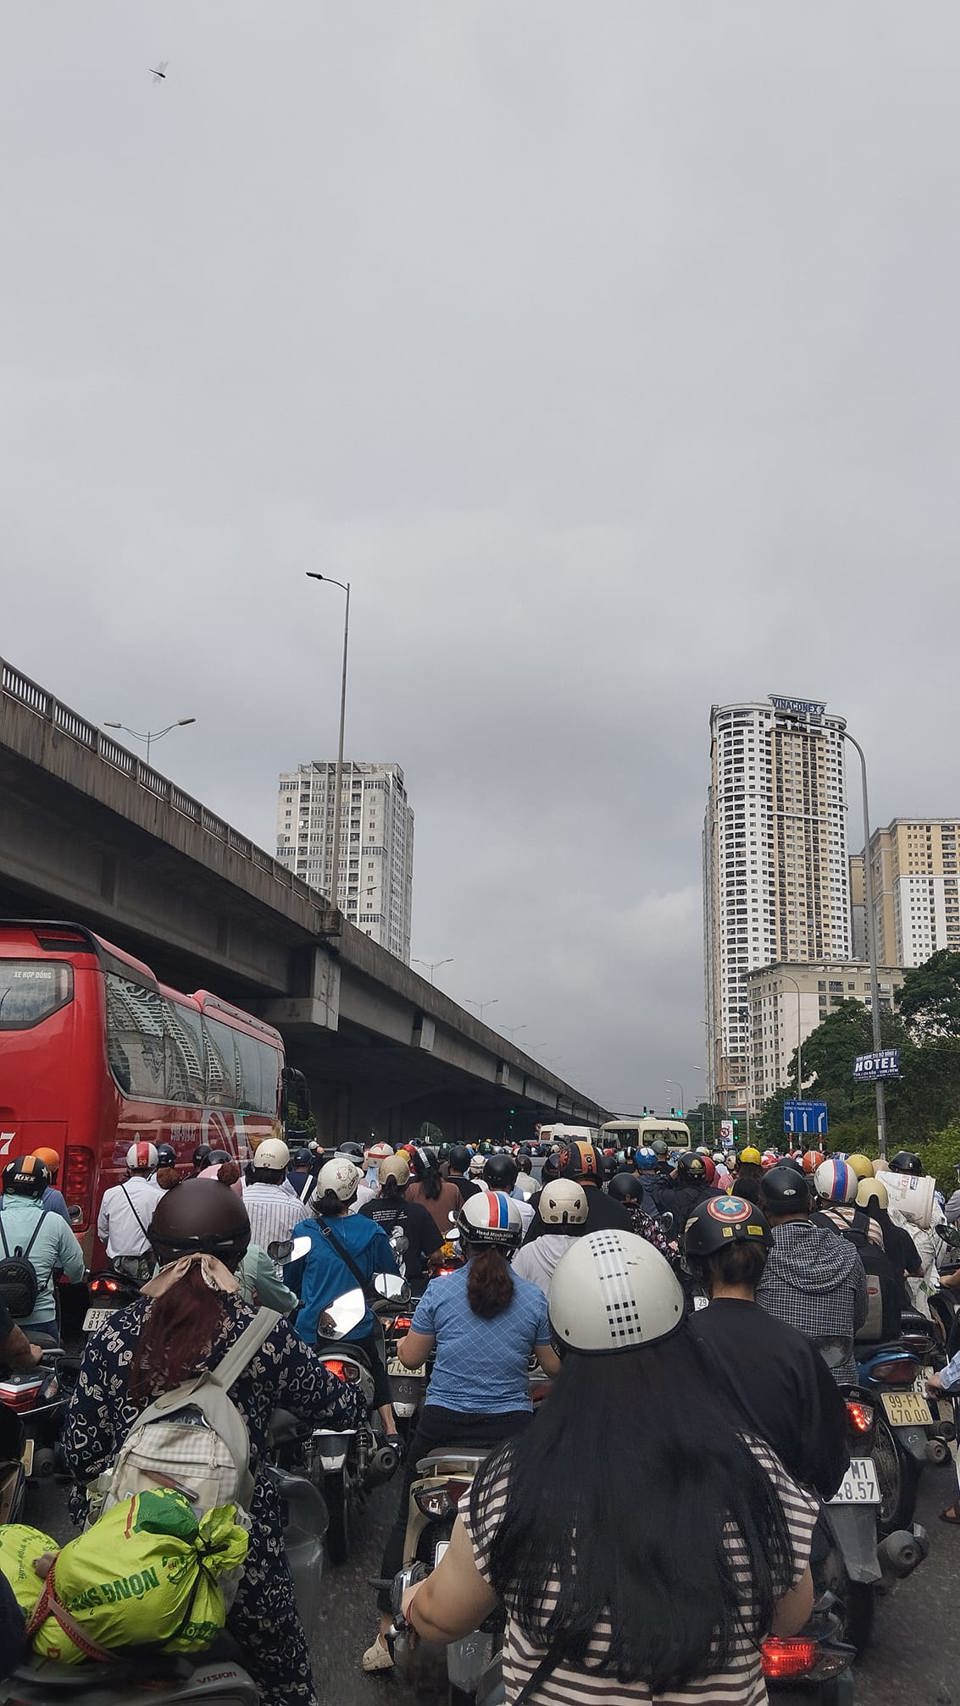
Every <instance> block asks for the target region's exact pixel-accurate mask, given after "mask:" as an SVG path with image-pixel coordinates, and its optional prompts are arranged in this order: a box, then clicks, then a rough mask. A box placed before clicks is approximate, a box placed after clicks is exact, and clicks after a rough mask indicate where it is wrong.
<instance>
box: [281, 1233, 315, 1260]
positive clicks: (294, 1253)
mask: <svg viewBox="0 0 960 1706" xmlns="http://www.w3.org/2000/svg"><path fill="white" fill-rule="evenodd" d="M312 1248H313V1244H312V1240H311V1239H309V1238H308V1237H307V1235H306V1233H305V1232H303V1233H301V1235H300V1237H299V1238H295V1239H294V1240H293V1243H292V1244H291V1246H290V1254H289V1256H288V1257H287V1258H286V1259H287V1261H288V1262H302V1261H303V1258H304V1256H309V1254H310V1251H311V1249H312Z"/></svg>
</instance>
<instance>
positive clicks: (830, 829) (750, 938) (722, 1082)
mask: <svg viewBox="0 0 960 1706" xmlns="http://www.w3.org/2000/svg"><path fill="white" fill-rule="evenodd" d="M845 726H846V725H845V721H844V719H843V718H842V717H835V716H828V715H827V713H826V709H825V707H824V705H823V703H822V701H819V700H810V699H790V698H786V697H781V696H780V695H775V694H771V696H770V698H769V699H768V700H766V701H762V700H758V701H756V702H750V703H744V704H736V705H714V706H713V707H712V708H711V711H710V788H709V792H708V795H707V812H706V819H705V823H704V833H703V886H704V962H705V969H706V1014H707V1016H706V1028H707V1061H708V1064H709V1070H710V1077H711V1084H710V1088H711V1091H712V1093H713V1094H714V1096H715V1097H716V1100H717V1101H718V1102H721V1103H722V1104H723V1105H724V1106H726V1107H731V1108H733V1107H745V1106H747V1105H754V1104H755V1102H756V1100H757V1096H756V1087H755V1086H753V1085H752V1084H751V1082H750V1079H751V1053H750V1046H749V1044H750V1013H749V1009H748V1000H747V987H746V978H747V974H748V973H749V972H751V971H754V970H756V969H757V967H759V966H765V965H770V964H772V963H773V962H774V961H779V962H781V963H788V964H795V963H797V962H802V963H808V962H810V961H828V960H829V961H845V960H849V958H850V897H849V885H848V874H847V825H846V785H845V779H844V762H843V730H844V728H845Z"/></svg>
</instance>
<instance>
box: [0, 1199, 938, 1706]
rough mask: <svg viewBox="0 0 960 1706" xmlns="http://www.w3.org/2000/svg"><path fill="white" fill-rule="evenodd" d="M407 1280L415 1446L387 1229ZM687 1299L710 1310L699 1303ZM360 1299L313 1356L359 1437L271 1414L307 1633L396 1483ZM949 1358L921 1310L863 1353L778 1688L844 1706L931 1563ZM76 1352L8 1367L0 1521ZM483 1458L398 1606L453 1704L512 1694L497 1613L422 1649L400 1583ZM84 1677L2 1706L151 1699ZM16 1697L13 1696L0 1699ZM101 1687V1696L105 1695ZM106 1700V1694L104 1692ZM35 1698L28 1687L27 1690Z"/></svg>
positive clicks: (417, 1663) (93, 1296) (191, 1685)
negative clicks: (370, 1507) (901, 1603)
mask: <svg viewBox="0 0 960 1706" xmlns="http://www.w3.org/2000/svg"><path fill="white" fill-rule="evenodd" d="M662 1226H663V1230H665V1231H666V1232H667V1234H668V1236H670V1237H672V1238H674V1240H675V1243H676V1246H677V1252H678V1253H677V1258H676V1259H677V1263H678V1267H680V1266H681V1265H682V1264H681V1259H680V1256H679V1248H678V1245H679V1234H680V1232H682V1229H678V1228H676V1227H674V1226H672V1224H671V1217H670V1216H669V1215H666V1216H664V1217H663V1222H662ZM937 1230H938V1232H939V1233H940V1235H941V1237H942V1239H943V1241H944V1245H945V1247H947V1248H948V1249H949V1250H950V1251H952V1252H955V1256H956V1263H957V1265H960V1230H957V1229H956V1228H954V1227H951V1226H946V1225H941V1226H939V1227H938V1228H937ZM391 1243H392V1246H393V1252H394V1256H395V1259H396V1262H397V1266H398V1269H399V1272H400V1277H398V1276H397V1275H396V1274H382V1275H379V1276H378V1277H377V1279H376V1281H375V1284H374V1290H375V1292H376V1294H377V1295H376V1299H375V1301H374V1304H373V1308H374V1313H375V1316H376V1318H377V1320H378V1323H379V1329H380V1332H381V1333H382V1338H383V1352H384V1357H385V1361H386V1366H387V1370H388V1373H389V1376H390V1382H391V1393H392V1402H393V1409H394V1414H395V1416H396V1418H397V1423H398V1428H399V1430H400V1431H401V1433H402V1434H403V1435H405V1436H406V1437H407V1438H409V1437H410V1436H411V1434H412V1431H413V1429H414V1426H415V1422H416V1417H417V1414H418V1411H419V1409H420V1407H421V1405H422V1404H423V1402H424V1398H425V1395H426V1390H427V1385H428V1380H429V1368H428V1367H424V1368H421V1369H417V1370H410V1369H408V1368H406V1367H405V1366H404V1365H403V1363H402V1362H400V1360H399V1358H398V1356H397V1347H398V1345H399V1343H400V1342H401V1340H402V1339H403V1338H404V1337H405V1335H406V1334H407V1332H408V1331H409V1329H410V1326H411V1321H412V1315H413V1310H414V1308H415V1305H416V1297H415V1296H414V1295H412V1292H411V1287H410V1285H409V1284H408V1282H407V1281H406V1279H405V1278H404V1277H403V1275H404V1254H405V1248H406V1241H405V1239H404V1237H403V1234H402V1232H401V1231H400V1230H399V1229H395V1230H394V1231H393V1233H392V1235H391ZM269 1253H270V1255H271V1256H272V1257H273V1258H274V1260H275V1261H277V1262H278V1263H286V1262H296V1261H297V1259H298V1257H299V1256H300V1255H301V1254H303V1251H302V1249H300V1248H298V1246H297V1243H296V1242H290V1243H286V1244H283V1245H276V1246H271V1248H270V1252H269ZM461 1261H462V1257H461V1256H460V1254H459V1250H458V1242H457V1234H456V1231H455V1229H454V1228H453V1227H451V1233H450V1237H449V1238H448V1239H447V1240H446V1241H445V1243H444V1244H443V1246H442V1248H441V1250H440V1252H439V1253H438V1256H437V1258H436V1259H435V1261H434V1264H433V1267H432V1269H431V1272H430V1274H429V1275H428V1276H426V1277H424V1279H423V1280H422V1281H421V1282H419V1286H418V1289H422V1287H423V1285H425V1284H426V1283H427V1279H428V1278H433V1277H436V1276H437V1275H438V1274H439V1275H442V1274H443V1273H444V1272H449V1271H452V1269H453V1268H455V1267H456V1266H458V1265H459V1264H460V1263H461ZM685 1278H686V1283H687V1285H688V1288H689V1289H690V1292H691V1303H692V1304H693V1305H694V1306H697V1305H699V1304H700V1303H701V1302H705V1299H700V1298H698V1297H696V1296H695V1295H693V1293H694V1290H695V1288H694V1287H693V1285H692V1282H691V1281H690V1279H689V1276H685ZM88 1291H89V1302H90V1308H89V1309H88V1311H87V1316H86V1320H85V1327H86V1329H87V1330H88V1331H89V1330H94V1329H95V1328H97V1327H98V1326H100V1325H101V1324H102V1322H103V1320H104V1319H105V1317H106V1315H107V1314H108V1313H109V1312H110V1311H112V1310H114V1309H118V1308H123V1307H124V1306H125V1305H126V1304H127V1303H128V1302H130V1301H131V1300H132V1298H133V1297H134V1296H135V1295H136V1292H137V1285H136V1282H135V1281H134V1280H133V1279H131V1278H130V1277H129V1276H128V1275H127V1274H125V1273H123V1272H121V1271H120V1270H119V1269H118V1270H114V1269H106V1270H104V1271H102V1272H100V1273H98V1274H95V1275H93V1276H92V1277H91V1279H90V1281H89V1287H88ZM367 1301H368V1300H367V1299H366V1298H365V1296H364V1293H363V1291H362V1290H361V1289H360V1288H359V1287H356V1286H351V1288H350V1289H349V1290H346V1291H345V1292H344V1294H343V1295H342V1296H341V1297H339V1298H338V1299H337V1300H336V1302H335V1303H333V1304H332V1305H330V1306H329V1307H328V1309H327V1310H326V1312H325V1319H324V1323H323V1325H324V1338H323V1339H322V1341H321V1342H320V1343H319V1345H318V1347H317V1348H318V1354H319V1355H320V1356H321V1357H322V1358H323V1360H324V1362H325V1364H326V1365H327V1367H328V1369H329V1370H330V1371H331V1372H332V1373H333V1374H335V1375H336V1376H337V1377H338V1378H340V1379H343V1380H346V1381H349V1382H351V1383H353V1384H355V1385H356V1386H357V1387H358V1389H359V1390H360V1391H361V1392H362V1393H363V1396H364V1398H365V1400H366V1405H365V1410H366V1415H365V1419H364V1420H362V1421H361V1422H360V1423H359V1424H358V1425H357V1426H356V1427H353V1428H349V1429H342V1430H336V1431H335V1430H331V1429H321V1428H316V1427H312V1426H309V1425H307V1424H304V1423H303V1422H301V1421H300V1420H299V1418H297V1417H296V1416H294V1415H293V1414H291V1413H289V1412H286V1411H283V1410H278V1411H277V1412H276V1413H275V1415H274V1419H273V1424H272V1439H271V1465H270V1468H269V1471H268V1472H269V1474H270V1475H271V1476H273V1477H274V1478H275V1480H276V1483H277V1486H278V1490H279V1492H280V1496H281V1508H282V1509H283V1512H284V1523H285V1527H284V1542H285V1547H286V1551H287V1554H288V1557H289V1560H290V1564H291V1569H292V1573H293V1577H294V1582H295V1587H296V1593H297V1600H298V1605H299V1607H300V1610H301V1613H302V1615H303V1618H304V1622H305V1625H306V1627H307V1628H308V1629H309V1628H311V1627H315V1625H316V1622H317V1617H318V1612H319V1588H320V1581H321V1576H322V1566H323V1560H324V1553H325V1555H326V1559H327V1561H328V1562H329V1563H330V1564H332V1565H339V1564H342V1563H343V1562H344V1561H345V1560H346V1559H347V1558H348V1556H349V1555H350V1551H351V1546H352V1542H353V1535H354V1531H355V1527H356V1524H357V1523H358V1521H360V1520H361V1519H362V1515H363V1510H364V1506H365V1503H366V1501H367V1498H368V1496H369V1494H370V1492H371V1491H372V1490H373V1489H374V1488H376V1487H377V1486H381V1485H382V1484H383V1483H384V1482H385V1481H387V1480H389V1479H390V1477H391V1476H392V1475H393V1473H394V1470H395V1469H396V1467H397V1463H398V1456H397V1453H396V1451H395V1450H394V1449H393V1448H392V1446H390V1445H389V1444H385V1443H384V1442H383V1438H382V1436H381V1435H380V1433H379V1432H378V1429H377V1427H376V1425H375V1422H376V1415H375V1411H374V1408H373V1381H372V1378H371V1373H370V1368H369V1365H368V1364H367V1361H366V1357H365V1354H364V1352H363V1351H362V1350H360V1349H359V1348H358V1347H357V1346H356V1345H354V1344H352V1343H351V1342H350V1341H349V1340H348V1339H346V1338H345V1335H346V1334H349V1333H350V1332H351V1331H352V1330H353V1329H354V1328H355V1327H356V1326H357V1325H358V1323H359V1322H360V1320H361V1319H362V1317H363V1315H364V1311H365V1309H366V1307H367ZM946 1360H947V1346H946V1331H945V1328H944V1324H943V1322H942V1320H941V1319H940V1318H939V1317H938V1316H937V1314H936V1313H933V1314H932V1316H931V1317H930V1318H928V1317H926V1316H924V1315H921V1314H917V1313H915V1312H914V1311H912V1310H907V1311H904V1312H903V1316H902V1323H901V1333H900V1336H899V1338H898V1339H897V1340H896V1341H894V1342H888V1343H880V1344H872V1343H871V1344H866V1343H863V1344H859V1345H858V1346H857V1382H856V1385H855V1386H853V1387H851V1388H849V1389H848V1390H847V1391H845V1394H844V1396H845V1398H846V1404H847V1425H848V1445H849V1451H850V1467H849V1469H848V1470H847V1472H846V1474H845V1476H844V1480H843V1483H842V1485H841V1487H840V1489H839V1490H838V1492H837V1494H836V1495H835V1497H834V1498H833V1499H831V1500H830V1501H828V1502H825V1503H824V1504H823V1506H822V1510H821V1517H820V1522H819V1524H818V1529H817V1533H816V1536H815V1540H814V1548H813V1555H812V1560H811V1563H812V1570H813V1576H814V1585H815V1605H814V1613H813V1618H812V1620H811V1623H810V1625H809V1627H808V1628H807V1629H805V1630H804V1631H803V1632H802V1633H801V1635H800V1636H798V1637H794V1638H793V1639H791V1640H784V1641H778V1640H774V1639H771V1640H769V1641H767V1642H766V1643H765V1647H764V1653H763V1668H764V1673H765V1675H766V1678H767V1681H768V1683H769V1684H770V1685H771V1686H772V1687H776V1686H777V1685H778V1684H786V1685H789V1686H797V1685H798V1684H799V1685H804V1686H805V1687H807V1688H808V1689H809V1690H810V1691H811V1692H813V1693H814V1695H815V1697H816V1698H818V1699H820V1700H821V1701H822V1702H823V1703H824V1706H828V1703H835V1706H840V1703H841V1702H843V1703H846V1702H849V1701H850V1700H852V1684H851V1672H850V1665H851V1662H852V1661H853V1659H854V1658H855V1656H856V1655H858V1654H859V1653H861V1652H862V1651H863V1649H864V1648H865V1646H866V1645H867V1643H868V1641H869V1639H870V1634H871V1629H872V1626H873V1619H874V1614H875V1610H876V1606H877V1603H878V1600H879V1599H880V1597H881V1596H882V1595H884V1594H886V1593H888V1592H889V1591H890V1590H891V1589H892V1588H893V1587H895V1585H896V1583H897V1582H898V1581H900V1580H902V1579H903V1578H905V1577H906V1576H908V1575H909V1574H910V1573H911V1572H912V1571H913V1570H914V1569H915V1568H916V1567H917V1566H918V1565H919V1564H921V1563H922V1561H923V1559H924V1558H925V1557H926V1555H927V1550H928V1543H927V1538H926V1535H925V1533H924V1530H923V1529H922V1527H921V1526H920V1525H919V1524H918V1523H917V1522H916V1521H915V1507H916V1499H917V1492H918V1488H919V1484H920V1478H921V1474H922V1473H923V1471H924V1468H925V1466H928V1465H932V1466H945V1465H952V1463H953V1461H954V1452H955V1420H954V1412H953V1402H952V1400H950V1399H947V1398H944V1397H935V1396H933V1395H931V1394H930V1393H928V1391H927V1386H926V1382H927V1379H928V1377H929V1375H930V1374H931V1373H933V1372H934V1371H937V1370H939V1369H940V1368H942V1367H943V1365H944V1363H945V1361H946ZM76 1366H77V1363H76V1359H74V1358H72V1357H69V1356H66V1355H65V1354H64V1353H63V1351H62V1350H61V1349H60V1348H59V1347H57V1346H52V1345H51V1346H49V1347H47V1348H46V1349H45V1351H44V1358H43V1361H42V1362H41V1363H40V1364H38V1365H37V1366H36V1367H35V1368H34V1369H33V1370H31V1371H30V1372H28V1373H15V1372H13V1371H3V1370H0V1522H3V1523H11V1522H22V1521H24V1520H29V1517H25V1514H24V1513H25V1506H26V1503H27V1496H28V1486H29V1484H30V1483H32V1482H35V1481H37V1480H39V1479H42V1478H45V1477H47V1476H49V1475H52V1474H55V1473H56V1472H57V1470H58V1467H59V1465H58V1460H57V1438H58V1434H59V1428H60V1421H61V1418H62V1414H63V1409H64V1406H65V1404H66V1401H67V1398H68V1396H69V1390H70V1384H71V1377H72V1376H75V1370H76ZM548 1387H549V1382H546V1381H545V1380H544V1379H543V1377H542V1376H541V1375H540V1374H539V1372H538V1371H536V1370H535V1369H532V1370H531V1390H532V1393H533V1396H534V1398H535V1399H537V1400H538V1399H539V1398H540V1397H542V1396H543V1395H544V1393H545V1392H546V1390H547V1389H548ZM483 1456H484V1453H483V1451H482V1450H479V1449H471V1450H464V1449H462V1448H461V1449H457V1450H444V1449H438V1450H435V1451H433V1452H431V1453H430V1454H429V1456H428V1457H426V1458H424V1459H423V1460H422V1461H421V1462H420V1463H419V1464H418V1465H417V1469H418V1474H417V1477H416V1479H415V1480H414V1482H413V1484H412V1487H411V1491H410V1498H409V1509H408V1517H407V1533H406V1547H405V1565H404V1570H403V1572H402V1574H401V1576H399V1577H398V1578H397V1581H396V1582H395V1583H394V1584H392V1591H393V1595H394V1604H395V1608H396V1612H397V1617H396V1620H395V1626H394V1634H393V1640H392V1650H393V1653H394V1661H395V1664H396V1666H397V1669H398V1671H399V1673H400V1674H401V1675H407V1676H408V1677H411V1678H412V1679H414V1681H415V1682H416V1684H417V1686H418V1690H420V1689H422V1691H423V1693H424V1695H426V1694H427V1693H434V1692H435V1691H437V1690H438V1689H440V1690H444V1691H445V1693H446V1697H447V1700H448V1702H449V1706H474V1703H476V1706H499V1703H500V1702H502V1701H503V1700H504V1698H505V1696H504V1693H503V1683H502V1678H501V1675H500V1666H499V1650H500V1646H501V1642H502V1634H503V1627H504V1619H503V1616H502V1614H500V1613H495V1614H494V1615H493V1616H492V1617H491V1618H490V1619H489V1620H488V1622H487V1624H485V1625H484V1627H483V1628H481V1629H479V1630H477V1631H475V1632H473V1633H472V1634H471V1635H469V1636H467V1637H465V1638H463V1639H462V1640H459V1641H456V1642H454V1643H452V1644H451V1646H450V1647H448V1648H447V1649H446V1650H445V1651H444V1652H442V1653H438V1652H437V1651H434V1650H431V1649H426V1648H423V1647H422V1646H420V1645H419V1644H418V1643H417V1642H416V1640H415V1639H414V1638H413V1637H412V1634H411V1632H410V1630H409V1628H408V1627H407V1626H406V1625H405V1624H404V1621H403V1618H402V1616H401V1615H400V1603H401V1599H402V1594H403V1591H404V1589H405V1588H406V1587H407V1586H409V1585H410V1584H411V1583H412V1582H414V1581H416V1580H418V1579H421V1578H422V1577H423V1576H424V1574H426V1573H428V1572H429V1571H430V1570H432V1569H434V1568H435V1567H436V1565H437V1564H438V1563H439V1561H440V1559H441V1558H442V1556H443V1554H444V1551H445V1549H446V1547H447V1546H448V1545H449V1542H450V1536H451V1533H452V1529H453V1525H454V1522H455V1520H456V1516H457V1511H458V1508H459V1507H460V1505H461V1502H462V1501H464V1500H466V1499H468V1498H469V1493H470V1486H471V1482H472V1479H473V1476H474V1475H475V1473H476V1471H477V1469H478V1467H479V1465H480V1463H481V1462H482V1461H483ZM95 1668H96V1667H94V1670H93V1671H91V1668H90V1667H84V1669H83V1672H82V1673H78V1672H77V1671H76V1670H74V1671H72V1672H71V1673H70V1674H69V1676H67V1677H65V1678H63V1679H62V1680H60V1681H58V1683H57V1687H56V1690H55V1692H54V1693H51V1692H50V1690H51V1681H50V1678H49V1677H48V1678H47V1680H46V1681H45V1682H43V1683H37V1682H36V1681H34V1682H31V1681H30V1680H29V1678H27V1677H26V1676H25V1673H23V1672H20V1673H17V1677H16V1679H15V1682H14V1684H13V1685H3V1684H0V1702H3V1701H4V1700H9V1701H14V1700H16V1701H18V1702H23V1703H24V1706H27V1703H33V1702H36V1703H37V1706H39V1702H40V1701H41V1700H44V1701H49V1700H50V1699H54V1698H56V1699H62V1700H64V1702H70V1706H93V1703H94V1702H95V1701H96V1702H101V1701H104V1700H109V1701H110V1702H111V1706H126V1701H127V1700H128V1699H129V1700H131V1701H133V1700H135V1699H136V1700H142V1693H141V1692H140V1688H141V1684H142V1677H137V1678H136V1679H135V1680H132V1681H131V1692H130V1693H129V1694H125V1693H124V1684H123V1677H122V1675H121V1674H120V1673H119V1672H118V1670H117V1669H116V1668H114V1669H113V1670H112V1671H111V1673H110V1676H109V1678H105V1677H104V1676H102V1675H99V1674H96V1673H95ZM168 1671H169V1674H167V1675H166V1676H164V1675H163V1674H161V1675H160V1676H158V1679H157V1690H156V1692H153V1693H152V1694H151V1699H152V1700H153V1701H155V1702H157V1703H158V1706H167V1703H169V1706H188V1703H191V1702H197V1703H198V1706H199V1703H200V1702H207V1701H209V1702H219V1703H220V1706H255V1702H256V1700H257V1694H256V1691H255V1690H254V1689H253V1685H252V1684H251V1683H250V1682H249V1679H248V1678H246V1677H245V1673H243V1672H242V1670H240V1668H239V1667H238V1666H237V1665H236V1663H235V1662H234V1661H233V1660H232V1659H231V1658H230V1657H229V1656H227V1657H225V1658H223V1659H219V1658H211V1660H210V1662H205V1663H204V1664H201V1665H196V1664H193V1665H187V1664H185V1663H184V1662H183V1661H180V1662H179V1663H178V1664H174V1665H173V1666H171V1667H168ZM11 1686H13V1687H14V1689H15V1691H14V1692H7V1691H5V1690H6V1689H8V1688H9V1687H11ZM98 1689H99V1690H100V1692H97V1690H98ZM104 1689H106V1692H104ZM31 1690H33V1691H31Z"/></svg>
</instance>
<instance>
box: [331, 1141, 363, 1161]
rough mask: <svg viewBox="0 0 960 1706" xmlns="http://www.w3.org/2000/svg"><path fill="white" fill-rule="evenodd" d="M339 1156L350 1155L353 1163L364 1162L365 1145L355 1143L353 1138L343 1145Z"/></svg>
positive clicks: (339, 1150) (338, 1152) (338, 1151)
mask: <svg viewBox="0 0 960 1706" xmlns="http://www.w3.org/2000/svg"><path fill="white" fill-rule="evenodd" d="M337 1154H338V1155H349V1157H350V1159H351V1161H362V1160H363V1144H362V1143H354V1142H353V1139H352V1138H351V1139H350V1140H349V1142H347V1143H341V1145H340V1147H339V1149H338V1150H337Z"/></svg>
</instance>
